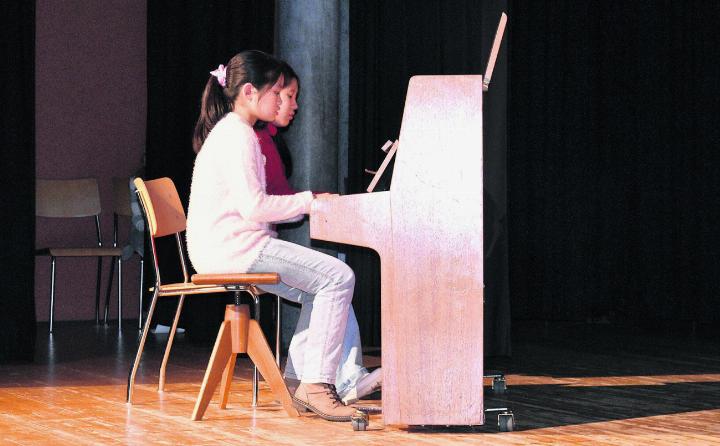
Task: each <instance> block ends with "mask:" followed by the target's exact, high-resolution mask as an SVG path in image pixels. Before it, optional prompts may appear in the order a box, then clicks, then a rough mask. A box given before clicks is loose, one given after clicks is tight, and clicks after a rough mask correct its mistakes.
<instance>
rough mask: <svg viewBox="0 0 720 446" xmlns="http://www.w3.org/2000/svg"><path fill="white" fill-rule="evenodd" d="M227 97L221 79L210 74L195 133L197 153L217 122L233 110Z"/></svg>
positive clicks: (194, 140)
mask: <svg viewBox="0 0 720 446" xmlns="http://www.w3.org/2000/svg"><path fill="white" fill-rule="evenodd" d="M230 105H231V104H229V102H228V98H226V97H225V93H224V92H223V87H222V86H220V83H219V79H218V78H217V77H215V76H214V75H211V76H210V79H208V81H207V83H206V84H205V90H203V94H202V99H201V100H200V117H199V118H198V121H197V123H196V124H195V133H194V134H193V150H194V151H195V153H198V152H200V148H201V147H202V145H203V143H204V142H205V138H207V135H208V133H210V130H212V128H213V127H215V124H217V122H218V121H219V120H220V118H222V117H223V116H225V114H226V113H227V112H229V111H231V109H232V107H231V106H230Z"/></svg>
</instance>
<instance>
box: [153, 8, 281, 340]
mask: <svg viewBox="0 0 720 446" xmlns="http://www.w3.org/2000/svg"><path fill="white" fill-rule="evenodd" d="M274 20H275V9H274V2H270V1H264V0H255V1H240V0H222V1H221V0H214V1H203V2H182V3H180V4H179V3H178V2H175V1H169V0H153V1H150V2H148V21H147V22H148V25H147V26H148V45H147V46H148V125H147V148H146V157H147V160H146V162H147V171H146V178H150V179H152V178H158V177H163V176H167V177H170V178H172V180H173V181H174V182H175V185H176V186H177V189H178V192H179V194H180V197H181V199H182V200H183V204H184V205H185V208H186V209H187V200H188V198H189V194H190V180H191V176H192V167H193V163H194V160H195V153H194V152H193V150H192V133H193V129H194V128H195V122H196V120H197V118H198V115H199V112H200V96H201V94H202V91H203V88H204V87H205V83H206V82H207V80H208V77H209V75H210V74H209V72H210V71H212V70H214V69H215V68H217V66H218V65H219V64H224V65H227V62H228V61H229V60H230V58H231V57H232V56H234V55H235V54H236V53H238V52H240V51H242V50H246V49H259V50H263V51H266V52H270V53H271V52H272V51H273V37H274ZM183 242H184V240H183ZM158 247H159V251H160V256H161V265H160V270H161V272H165V271H178V272H179V263H178V259H177V256H176V255H175V254H174V253H175V252H176V248H175V240H174V239H172V237H170V238H167V237H166V240H160V241H159V243H158ZM148 263H149V262H148ZM148 276H149V277H151V278H152V277H154V273H153V272H152V271H149V274H148ZM162 279H163V282H170V281H175V280H180V281H181V280H182V276H181V275H177V276H175V277H173V276H172V275H170V274H168V273H167V272H165V274H163V277H162ZM151 280H152V279H151ZM185 302H186V305H187V306H186V307H185V309H184V310H183V319H182V325H184V326H185V327H186V328H188V335H189V336H191V337H192V338H193V339H198V340H206V339H212V338H214V337H215V335H216V334H217V329H218V326H219V322H220V321H221V320H222V318H223V305H224V303H225V301H224V299H222V298H218V297H217V295H215V296H208V297H207V298H205V297H203V296H194V297H189V298H188V299H186V301H185ZM161 303H163V300H162V299H161ZM175 303H176V299H174V298H169V299H168V300H167V302H164V303H163V304H162V306H161V308H159V314H158V320H159V321H160V322H161V323H165V324H168V323H169V322H170V321H171V320H172V314H173V311H174V307H175ZM266 319H267V318H266Z"/></svg>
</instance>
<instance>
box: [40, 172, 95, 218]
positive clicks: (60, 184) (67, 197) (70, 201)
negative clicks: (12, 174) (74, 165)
mask: <svg viewBox="0 0 720 446" xmlns="http://www.w3.org/2000/svg"><path fill="white" fill-rule="evenodd" d="M98 214H100V192H99V189H98V183H97V180H96V179H95V178H82V179H73V180H45V179H37V180H36V182H35V215H36V216H38V217H53V218H73V217H90V216H94V215H98Z"/></svg>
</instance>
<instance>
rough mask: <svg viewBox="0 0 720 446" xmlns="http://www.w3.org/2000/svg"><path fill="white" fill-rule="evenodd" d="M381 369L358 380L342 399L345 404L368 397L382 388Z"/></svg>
mask: <svg viewBox="0 0 720 446" xmlns="http://www.w3.org/2000/svg"><path fill="white" fill-rule="evenodd" d="M382 376H383V375H382V369H381V368H379V367H378V368H377V369H375V370H373V371H372V372H370V373H368V374H367V375H365V376H363V377H362V378H360V379H359V380H358V382H357V384H355V387H353V388H352V389H350V390H349V391H348V393H347V394H345V396H344V397H343V398H342V402H343V403H345V404H352V403H354V402H356V401H357V400H359V399H360V398H362V397H364V396H368V395H370V394H371V393H373V392H376V391H378V390H380V387H382Z"/></svg>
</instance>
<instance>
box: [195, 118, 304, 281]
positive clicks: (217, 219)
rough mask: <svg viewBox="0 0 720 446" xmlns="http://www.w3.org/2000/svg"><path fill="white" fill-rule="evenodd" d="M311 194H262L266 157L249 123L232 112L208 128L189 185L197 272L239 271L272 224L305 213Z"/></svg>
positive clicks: (253, 256)
mask: <svg viewBox="0 0 720 446" xmlns="http://www.w3.org/2000/svg"><path fill="white" fill-rule="evenodd" d="M312 200H313V196H312V192H310V191H307V192H300V193H297V194H295V195H267V194H266V193H265V158H264V156H263V155H262V152H261V151H260V144H259V143H258V140H257V137H256V136H255V132H254V131H253V129H252V127H250V125H249V124H247V123H246V122H245V121H244V120H243V119H242V118H240V116H238V115H237V114H235V113H228V114H227V115H225V116H224V117H223V118H222V119H221V120H220V121H219V122H218V123H217V124H216V125H215V127H214V128H213V129H212V131H211V132H210V134H209V135H208V137H207V139H206V140H205V143H204V144H203V146H202V149H201V150H200V153H199V154H198V155H197V158H196V159H195V167H194V170H193V176H192V186H191V189H190V205H189V208H188V217H187V233H186V237H187V248H188V254H189V256H190V261H191V262H192V264H193V266H194V267H195V270H196V271H197V272H198V273H204V274H208V273H232V272H237V273H242V272H246V271H247V269H248V268H249V267H250V266H251V265H252V263H253V261H254V260H255V259H256V258H257V256H258V255H259V254H260V251H261V250H262V248H263V247H264V246H265V244H266V243H267V242H268V241H269V240H270V238H271V237H276V236H277V233H276V232H274V231H273V230H272V225H271V223H272V222H277V221H281V220H287V219H291V218H294V217H297V216H299V215H301V214H307V213H308V212H309V211H310V203H311V202H312Z"/></svg>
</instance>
